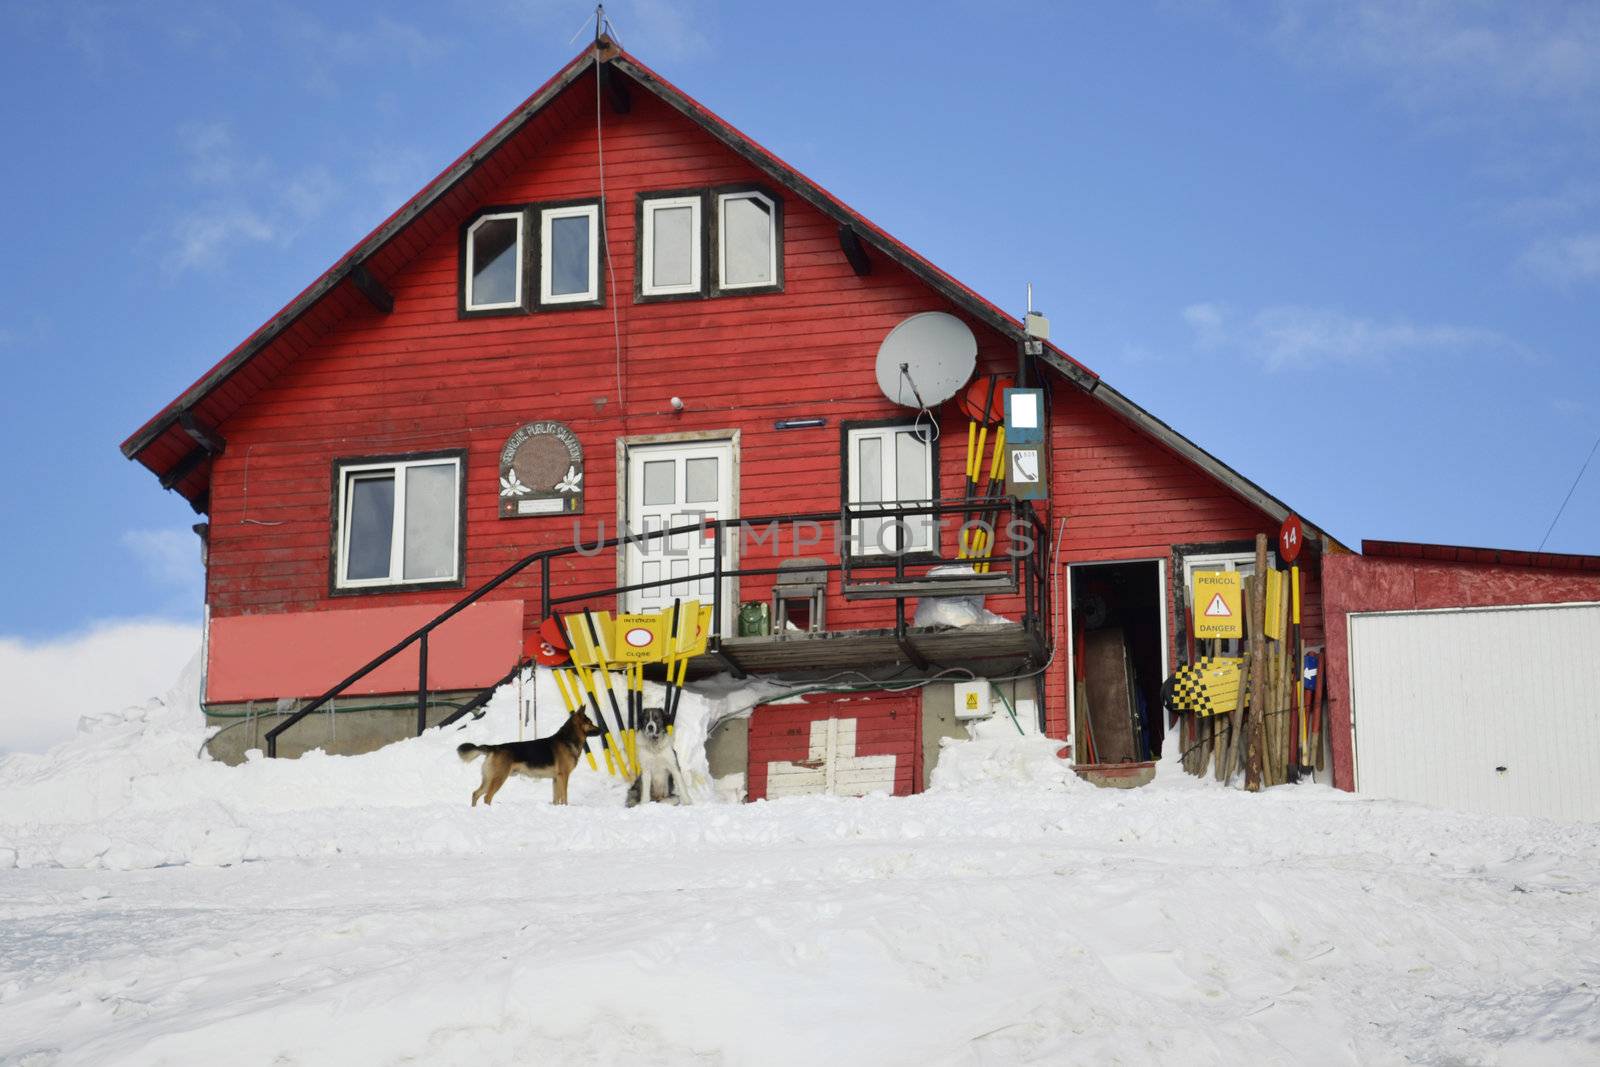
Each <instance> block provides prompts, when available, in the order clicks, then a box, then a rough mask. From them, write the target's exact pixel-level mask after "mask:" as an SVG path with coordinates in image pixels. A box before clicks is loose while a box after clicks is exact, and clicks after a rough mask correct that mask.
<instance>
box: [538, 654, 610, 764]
mask: <svg viewBox="0 0 1600 1067" xmlns="http://www.w3.org/2000/svg"><path fill="white" fill-rule="evenodd" d="M550 673H551V674H552V675H554V676H555V680H556V688H557V689H559V690H561V703H562V704H563V705H565V706H566V709H567V715H568V716H569V717H570V716H572V715H573V714H575V713H577V712H580V711H582V710H583V701H582V700H581V699H579V698H578V697H577V695H576V691H577V688H578V682H577V679H573V681H572V688H573V693H571V694H569V693H568V692H567V679H566V678H565V677H564V674H563V672H562V671H559V670H556V671H551V672H550ZM535 677H536V678H537V675H535ZM536 684H537V683H536ZM583 754H584V755H585V756H587V757H588V758H589V769H590V770H591V771H598V770H599V769H600V765H599V764H598V763H596V762H595V761H594V750H593V749H592V748H590V747H589V736H588V735H587V734H585V735H584V738H583Z"/></svg>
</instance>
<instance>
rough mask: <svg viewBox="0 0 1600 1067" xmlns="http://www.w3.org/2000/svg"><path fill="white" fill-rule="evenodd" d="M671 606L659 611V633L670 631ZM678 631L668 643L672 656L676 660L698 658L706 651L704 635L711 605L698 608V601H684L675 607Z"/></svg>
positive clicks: (708, 622)
mask: <svg viewBox="0 0 1600 1067" xmlns="http://www.w3.org/2000/svg"><path fill="white" fill-rule="evenodd" d="M672 614H673V609H672V607H671V606H668V607H664V608H662V609H661V632H662V633H663V634H666V633H669V632H670V631H671V630H672ZM677 614H678V630H677V632H676V633H674V634H672V635H671V636H672V640H671V641H670V645H671V650H672V655H673V656H674V657H675V658H677V659H685V658H687V657H689V656H698V655H700V653H702V652H704V651H705V650H706V635H707V633H708V632H709V630H710V627H711V605H709V604H707V605H706V606H705V607H701V606H700V601H698V600H685V601H682V602H680V603H679V604H678V606H677Z"/></svg>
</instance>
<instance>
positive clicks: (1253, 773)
mask: <svg viewBox="0 0 1600 1067" xmlns="http://www.w3.org/2000/svg"><path fill="white" fill-rule="evenodd" d="M1266 613H1267V535H1266V534H1256V572H1255V574H1253V575H1251V576H1250V722H1249V726H1248V729H1249V731H1250V733H1249V737H1248V738H1247V740H1246V742H1245V751H1244V787H1245V788H1246V789H1248V790H1249V791H1250V792H1252V793H1255V792H1259V791H1260V789H1261V753H1262V748H1263V747H1264V746H1265V744H1266V736H1265V732H1264V731H1263V729H1262V725H1263V723H1264V721H1265V718H1264V717H1265V715H1266V710H1267V707H1268V704H1269V701H1268V699H1267V679H1266V666H1267V657H1266V651H1267V642H1266V639H1265V637H1264V636H1263V634H1262V628H1263V627H1264V626H1265V625H1266Z"/></svg>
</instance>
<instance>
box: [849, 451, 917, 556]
mask: <svg viewBox="0 0 1600 1067" xmlns="http://www.w3.org/2000/svg"><path fill="white" fill-rule="evenodd" d="M845 448H846V450H847V453H848V454H847V455H846V457H845V465H846V472H845V477H846V479H847V485H846V491H847V494H848V500H849V502H850V503H851V504H855V505H860V506H861V507H871V506H872V505H875V504H876V505H883V506H893V505H896V504H900V505H908V504H919V505H928V504H931V503H932V502H933V496H934V493H933V446H932V444H930V443H929V441H928V440H927V438H926V437H924V436H923V433H922V431H921V430H919V429H917V428H916V427H914V426H875V427H871V428H862V429H854V430H851V431H849V433H847V434H846V435H845ZM933 531H934V526H933V517H932V516H930V515H909V516H907V517H906V518H904V519H895V518H892V517H889V516H881V517H876V518H867V519H856V520H854V521H853V522H852V523H851V524H850V537H851V540H852V545H851V553H852V554H853V555H857V556H874V555H882V554H884V553H889V552H902V551H904V552H931V551H933V549H934V544H933Z"/></svg>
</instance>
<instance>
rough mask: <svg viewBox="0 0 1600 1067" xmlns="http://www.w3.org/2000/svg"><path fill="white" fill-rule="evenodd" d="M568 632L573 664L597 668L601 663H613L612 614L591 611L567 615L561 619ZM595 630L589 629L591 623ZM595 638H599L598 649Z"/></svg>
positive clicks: (568, 643)
mask: <svg viewBox="0 0 1600 1067" xmlns="http://www.w3.org/2000/svg"><path fill="white" fill-rule="evenodd" d="M561 621H562V623H564V624H565V627H566V631H567V645H568V646H569V648H570V649H571V651H572V662H573V663H575V664H577V665H578V666H579V667H597V666H599V665H600V661H601V660H604V661H605V662H607V663H609V662H611V648H610V647H609V646H610V644H611V629H612V623H611V612H609V611H589V612H582V613H580V614H577V615H566V616H563V617H562V619H561ZM591 621H592V622H593V623H594V629H593V630H592V631H591V630H590V628H589V624H590V622H591ZM594 637H599V639H600V644H599V646H598V647H597V646H596V645H595V642H594Z"/></svg>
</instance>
